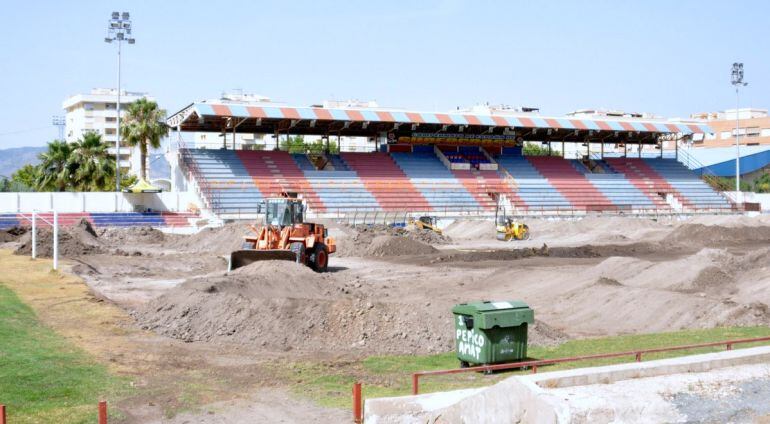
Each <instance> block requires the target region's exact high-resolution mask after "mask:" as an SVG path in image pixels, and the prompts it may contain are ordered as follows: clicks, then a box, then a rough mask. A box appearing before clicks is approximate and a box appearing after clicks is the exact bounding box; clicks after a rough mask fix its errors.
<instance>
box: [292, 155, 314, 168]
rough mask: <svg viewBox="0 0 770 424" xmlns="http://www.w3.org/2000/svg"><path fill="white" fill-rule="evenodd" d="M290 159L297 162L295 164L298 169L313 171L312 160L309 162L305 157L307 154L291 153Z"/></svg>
mask: <svg viewBox="0 0 770 424" xmlns="http://www.w3.org/2000/svg"><path fill="white" fill-rule="evenodd" d="M291 157H292V159H294V162H296V163H297V166H298V167H299V169H301V170H302V171H303V172H304V171H315V170H316V169H315V166H314V165H313V163H312V162H310V159H308V158H307V155H302V154H293V155H291Z"/></svg>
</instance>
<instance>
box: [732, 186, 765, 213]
mask: <svg viewBox="0 0 770 424" xmlns="http://www.w3.org/2000/svg"><path fill="white" fill-rule="evenodd" d="M725 194H726V195H727V197H729V198H730V199H733V201H735V199H737V197H736V192H734V191H726V192H725ZM740 196H741V198H742V199H743V201H744V202H749V203H759V204H760V207H761V208H762V211H763V212H770V193H752V192H746V193H741V194H740Z"/></svg>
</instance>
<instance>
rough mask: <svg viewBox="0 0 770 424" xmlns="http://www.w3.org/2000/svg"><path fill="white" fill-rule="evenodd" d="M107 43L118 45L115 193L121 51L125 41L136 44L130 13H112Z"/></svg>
mask: <svg viewBox="0 0 770 424" xmlns="http://www.w3.org/2000/svg"><path fill="white" fill-rule="evenodd" d="M104 41H105V42H106V43H112V42H113V41H117V43H118V102H117V103H116V109H117V112H118V133H117V137H116V138H115V191H120V49H121V45H122V44H123V41H128V44H134V42H135V40H134V37H133V36H132V35H131V19H130V15H129V14H128V12H122V13H118V12H112V16H111V18H110V20H109V22H108V24H107V36H106V37H104Z"/></svg>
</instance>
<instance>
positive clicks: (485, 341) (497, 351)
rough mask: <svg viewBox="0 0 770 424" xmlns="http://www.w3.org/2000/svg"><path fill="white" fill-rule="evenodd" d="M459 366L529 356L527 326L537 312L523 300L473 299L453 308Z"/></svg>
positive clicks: (507, 360) (486, 363)
mask: <svg viewBox="0 0 770 424" xmlns="http://www.w3.org/2000/svg"><path fill="white" fill-rule="evenodd" d="M452 313H453V314H454V315H455V341H456V345H457V358H458V359H459V360H460V366H462V367H467V366H469V365H471V364H474V365H489V364H499V363H503V362H515V361H520V360H522V359H524V358H526V357H527V326H528V325H529V324H532V323H533V322H535V313H534V311H533V310H532V309H531V308H530V307H529V306H527V304H525V303H524V302H520V301H516V300H513V301H504V302H490V301H483V302H472V303H461V304H459V305H455V307H454V308H452Z"/></svg>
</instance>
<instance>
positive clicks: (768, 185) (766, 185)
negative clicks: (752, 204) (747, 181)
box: [754, 172, 770, 193]
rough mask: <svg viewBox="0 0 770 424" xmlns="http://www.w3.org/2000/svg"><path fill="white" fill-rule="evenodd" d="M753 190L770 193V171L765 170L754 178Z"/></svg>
mask: <svg viewBox="0 0 770 424" xmlns="http://www.w3.org/2000/svg"><path fill="white" fill-rule="evenodd" d="M754 191H755V192H757V193H770V173H769V172H765V173H764V174H762V176H760V177H759V178H757V179H756V180H754Z"/></svg>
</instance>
